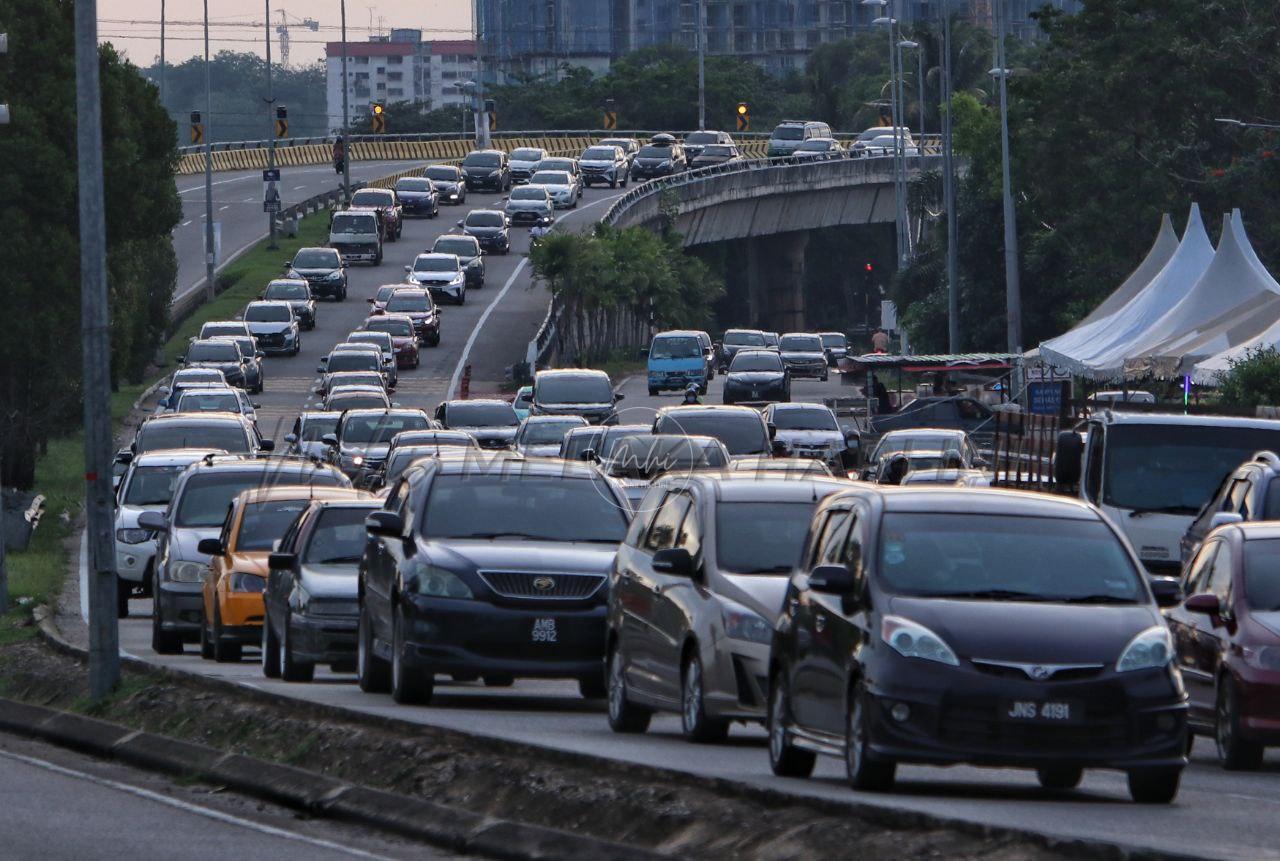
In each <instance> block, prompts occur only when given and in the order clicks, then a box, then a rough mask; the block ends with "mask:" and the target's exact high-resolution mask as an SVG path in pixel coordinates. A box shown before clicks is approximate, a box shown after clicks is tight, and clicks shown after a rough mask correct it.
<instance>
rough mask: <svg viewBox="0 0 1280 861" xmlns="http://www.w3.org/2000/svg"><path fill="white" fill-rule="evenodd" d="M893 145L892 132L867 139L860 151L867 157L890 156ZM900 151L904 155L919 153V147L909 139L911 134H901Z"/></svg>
mask: <svg viewBox="0 0 1280 861" xmlns="http://www.w3.org/2000/svg"><path fill="white" fill-rule="evenodd" d="M894 146H895V143H894V137H893V135H892V134H888V135H881V136H880V137H876V138H872V139H871V140H869V141H867V144H866V147H865V149H863V150H862V151H861V152H862V154H863V155H866V156H869V157H874V156H891V155H893V151H894ZM902 153H903V155H906V156H917V155H920V148H919V147H917V146H916V145H915V142H914V141H912V140H911V136H910V135H909V134H908V135H903V138H902Z"/></svg>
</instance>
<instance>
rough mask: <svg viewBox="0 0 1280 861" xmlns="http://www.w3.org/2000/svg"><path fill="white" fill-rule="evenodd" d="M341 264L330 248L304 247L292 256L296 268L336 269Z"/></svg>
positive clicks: (336, 253) (335, 253)
mask: <svg viewBox="0 0 1280 861" xmlns="http://www.w3.org/2000/svg"><path fill="white" fill-rule="evenodd" d="M341 264H342V261H341V260H340V259H339V258H338V252H337V251H334V250H333V249H331V248H304V249H302V250H301V251H299V252H298V253H297V255H296V256H295V257H294V258H293V265H294V266H295V267H297V268H298V269H337V268H338V267H339V266H340V265H341Z"/></svg>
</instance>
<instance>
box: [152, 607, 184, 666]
mask: <svg viewBox="0 0 1280 861" xmlns="http://www.w3.org/2000/svg"><path fill="white" fill-rule="evenodd" d="M151 651H153V652H155V653H156V654H157V655H181V654H182V635H181V634H179V633H177V632H175V631H166V630H164V629H163V628H161V627H160V607H159V606H155V607H153V609H152V610H151Z"/></svg>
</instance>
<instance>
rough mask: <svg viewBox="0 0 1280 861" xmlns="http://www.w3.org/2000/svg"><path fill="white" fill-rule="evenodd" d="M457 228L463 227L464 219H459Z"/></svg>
mask: <svg viewBox="0 0 1280 861" xmlns="http://www.w3.org/2000/svg"><path fill="white" fill-rule="evenodd" d="M457 226H458V227H461V226H462V219H458V223H457Z"/></svg>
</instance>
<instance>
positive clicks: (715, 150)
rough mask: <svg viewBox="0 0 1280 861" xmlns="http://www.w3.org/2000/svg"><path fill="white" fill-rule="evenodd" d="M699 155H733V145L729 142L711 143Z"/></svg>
mask: <svg viewBox="0 0 1280 861" xmlns="http://www.w3.org/2000/svg"><path fill="white" fill-rule="evenodd" d="M699 155H733V147H731V146H730V145H729V144H710V145H708V146H706V147H704V148H703V150H702V152H701V153H699Z"/></svg>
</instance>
